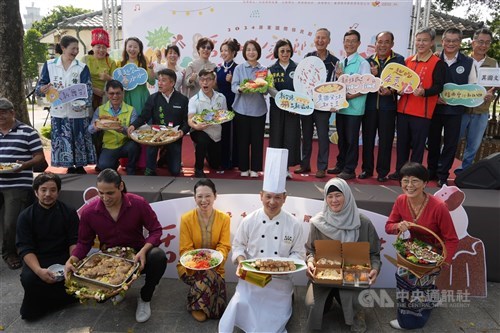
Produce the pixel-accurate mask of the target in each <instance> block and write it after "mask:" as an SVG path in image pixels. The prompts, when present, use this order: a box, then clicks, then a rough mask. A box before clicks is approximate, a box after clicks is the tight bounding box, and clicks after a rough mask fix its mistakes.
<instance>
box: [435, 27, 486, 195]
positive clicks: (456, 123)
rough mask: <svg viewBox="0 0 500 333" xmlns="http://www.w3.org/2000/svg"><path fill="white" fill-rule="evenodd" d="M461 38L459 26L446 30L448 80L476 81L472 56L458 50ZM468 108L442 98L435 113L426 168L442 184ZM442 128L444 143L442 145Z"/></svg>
mask: <svg viewBox="0 0 500 333" xmlns="http://www.w3.org/2000/svg"><path fill="white" fill-rule="evenodd" d="M462 37H463V35H462V31H461V30H460V29H457V28H448V29H446V30H445V32H444V33H443V51H442V52H441V60H442V61H443V62H444V63H445V64H446V80H445V83H455V84H460V85H461V84H467V83H476V82H477V74H476V67H474V64H473V60H472V58H470V57H468V56H466V55H464V54H463V53H461V52H459V51H460V43H461V42H462ZM466 109H467V108H466V107H465V106H463V105H448V104H446V102H445V101H443V100H442V99H441V97H439V98H438V101H437V105H436V110H435V111H434V114H433V115H432V119H431V125H430V128H429V138H428V141H427V143H428V146H429V153H428V155H427V168H428V169H429V179H430V180H434V179H437V181H438V186H439V187H441V186H443V185H448V176H449V175H450V169H451V166H452V165H453V161H454V160H455V154H456V152H457V148H458V140H459V139H460V124H461V122H462V116H463V114H464V113H465V110H466ZM443 131H444V136H443V145H441V133H442V132H443Z"/></svg>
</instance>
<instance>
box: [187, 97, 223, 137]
mask: <svg viewBox="0 0 500 333" xmlns="http://www.w3.org/2000/svg"><path fill="white" fill-rule="evenodd" d="M203 110H227V103H226V97H225V96H224V95H222V94H221V93H220V92H217V91H215V90H214V91H213V95H212V98H210V97H208V96H207V95H205V94H204V93H203V91H201V90H200V91H198V92H197V93H196V94H195V95H194V96H193V97H191V98H190V99H189V105H188V116H189V115H191V114H196V113H201V112H202V111H203ZM203 131H204V132H205V133H207V134H208V136H209V137H210V138H211V139H212V140H214V141H215V142H219V141H220V140H221V132H222V126H221V125H210V126H208V127H207V128H205V129H204V130H203Z"/></svg>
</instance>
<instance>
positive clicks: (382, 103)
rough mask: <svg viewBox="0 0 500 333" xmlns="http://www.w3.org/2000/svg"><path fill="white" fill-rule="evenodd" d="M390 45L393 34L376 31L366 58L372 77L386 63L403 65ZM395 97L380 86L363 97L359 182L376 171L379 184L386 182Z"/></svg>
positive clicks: (389, 90)
mask: <svg viewBox="0 0 500 333" xmlns="http://www.w3.org/2000/svg"><path fill="white" fill-rule="evenodd" d="M393 46H394V35H393V34H392V32H390V31H382V32H380V33H379V34H378V35H377V37H376V41H375V54H373V55H371V56H370V57H369V58H368V59H366V60H368V62H369V64H370V71H371V73H372V74H373V75H375V76H376V77H380V74H381V73H382V71H383V70H384V68H385V66H387V65H388V64H390V63H396V64H401V65H405V59H404V58H403V56H402V55H400V54H397V53H396V52H394V51H393V50H392V47H393ZM397 104H398V95H397V92H396V91H395V90H394V89H392V88H384V87H380V89H379V90H378V91H377V92H372V93H368V95H367V97H366V107H365V114H364V115H363V120H362V122H361V123H362V127H361V128H362V130H361V131H362V137H363V164H362V166H361V169H362V172H361V174H360V175H359V176H358V178H359V179H366V178H370V177H371V176H373V171H374V170H376V171H377V180H378V181H379V182H385V181H387V175H388V174H389V171H391V155H392V145H393V141H394V132H395V130H396V113H397V111H396V110H397ZM377 134H378V139H379V140H378V153H377V166H376V168H375V163H374V161H375V157H374V150H375V137H376V135H377Z"/></svg>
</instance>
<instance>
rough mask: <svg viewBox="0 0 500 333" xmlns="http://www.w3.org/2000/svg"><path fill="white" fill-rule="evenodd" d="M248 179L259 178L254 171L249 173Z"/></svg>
mask: <svg viewBox="0 0 500 333" xmlns="http://www.w3.org/2000/svg"><path fill="white" fill-rule="evenodd" d="M250 177H252V178H257V177H259V173H258V172H256V171H250Z"/></svg>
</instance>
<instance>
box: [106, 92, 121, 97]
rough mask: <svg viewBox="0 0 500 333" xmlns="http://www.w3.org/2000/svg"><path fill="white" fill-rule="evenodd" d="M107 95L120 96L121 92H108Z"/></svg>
mask: <svg viewBox="0 0 500 333" xmlns="http://www.w3.org/2000/svg"><path fill="white" fill-rule="evenodd" d="M108 95H109V96H121V95H122V92H109V93H108Z"/></svg>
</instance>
